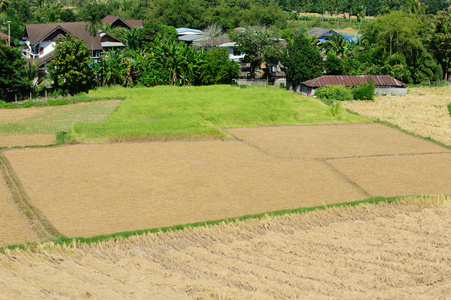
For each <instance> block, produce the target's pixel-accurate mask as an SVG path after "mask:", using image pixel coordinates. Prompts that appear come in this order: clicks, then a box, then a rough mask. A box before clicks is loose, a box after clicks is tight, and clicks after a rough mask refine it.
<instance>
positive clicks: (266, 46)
mask: <svg viewBox="0 0 451 300" xmlns="http://www.w3.org/2000/svg"><path fill="white" fill-rule="evenodd" d="M279 37H280V32H279V31H277V30H275V29H274V28H266V27H264V26H248V27H246V29H245V30H244V31H235V32H233V33H232V34H231V40H232V41H234V42H236V45H237V46H238V47H239V49H240V50H241V51H242V52H244V53H245V54H246V55H245V56H244V58H243V59H242V62H244V63H248V64H249V65H250V69H251V72H250V73H251V76H252V77H254V73H255V69H256V68H257V67H259V66H260V65H261V64H262V63H263V62H271V61H272V60H273V59H278V58H280V56H281V53H282V44H281V43H280V39H279Z"/></svg>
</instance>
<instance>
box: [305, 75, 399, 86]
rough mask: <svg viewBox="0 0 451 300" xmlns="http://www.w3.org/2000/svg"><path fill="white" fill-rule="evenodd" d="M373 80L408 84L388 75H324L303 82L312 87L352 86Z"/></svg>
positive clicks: (377, 84) (379, 83) (384, 83)
mask: <svg viewBox="0 0 451 300" xmlns="http://www.w3.org/2000/svg"><path fill="white" fill-rule="evenodd" d="M371 82H372V83H373V84H374V85H375V86H395V87H406V86H407V84H405V83H404V82H402V81H399V80H398V79H395V78H393V77H391V76H388V75H324V76H321V77H317V78H314V79H311V80H307V81H304V82H302V84H303V85H306V86H311V87H322V86H329V85H344V86H348V87H351V86H359V85H361V84H365V83H371Z"/></svg>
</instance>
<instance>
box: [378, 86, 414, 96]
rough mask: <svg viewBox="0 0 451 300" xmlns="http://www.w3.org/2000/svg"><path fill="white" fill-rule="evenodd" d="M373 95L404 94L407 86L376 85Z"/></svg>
mask: <svg viewBox="0 0 451 300" xmlns="http://www.w3.org/2000/svg"><path fill="white" fill-rule="evenodd" d="M374 94H375V95H406V94H407V88H396V87H376V89H375V90H374Z"/></svg>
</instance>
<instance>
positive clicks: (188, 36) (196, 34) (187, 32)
mask: <svg viewBox="0 0 451 300" xmlns="http://www.w3.org/2000/svg"><path fill="white" fill-rule="evenodd" d="M176 31H177V36H178V39H179V40H180V41H183V42H185V43H187V44H188V45H192V44H193V43H194V42H195V41H196V40H200V39H202V38H203V34H204V32H203V31H202V30H198V29H192V28H177V29H176Z"/></svg>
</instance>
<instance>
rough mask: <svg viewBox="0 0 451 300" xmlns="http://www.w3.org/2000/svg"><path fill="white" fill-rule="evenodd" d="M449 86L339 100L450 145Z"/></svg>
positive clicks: (343, 104) (368, 113) (450, 98)
mask: <svg viewBox="0 0 451 300" xmlns="http://www.w3.org/2000/svg"><path fill="white" fill-rule="evenodd" d="M448 103H451V85H449V86H445V87H440V88H409V93H408V94H407V95H403V96H378V97H376V99H375V101H342V102H341V104H342V106H343V107H344V108H346V109H349V110H351V111H354V112H357V113H359V114H362V115H367V116H371V117H376V118H379V119H380V120H383V121H387V122H390V123H392V124H394V125H396V126H399V127H400V128H402V129H404V130H407V131H409V132H413V133H415V134H418V135H420V136H423V137H430V138H432V139H434V140H436V141H439V142H442V143H444V144H445V145H448V146H451V117H450V115H449V111H448V108H447V105H448Z"/></svg>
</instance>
